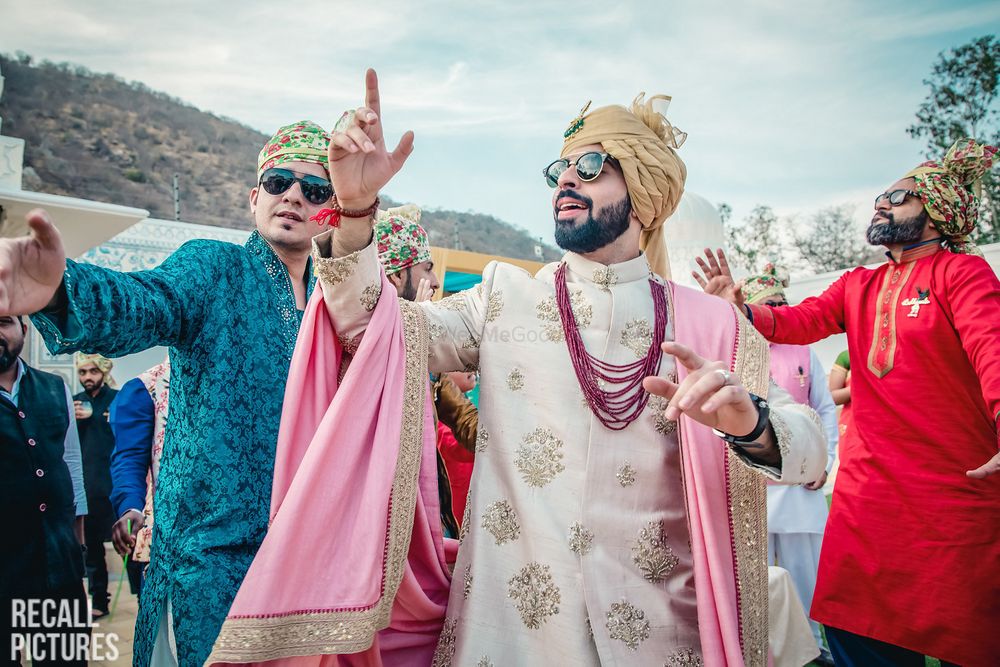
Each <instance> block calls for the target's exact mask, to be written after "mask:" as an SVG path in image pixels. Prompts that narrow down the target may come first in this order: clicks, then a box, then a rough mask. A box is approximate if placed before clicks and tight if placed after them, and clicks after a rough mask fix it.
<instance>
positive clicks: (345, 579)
mask: <svg viewBox="0 0 1000 667" xmlns="http://www.w3.org/2000/svg"><path fill="white" fill-rule="evenodd" d="M365 88H366V94H365V102H364V104H363V106H361V107H359V108H358V109H356V110H353V111H350V112H346V113H344V115H343V116H342V117H341V119H340V120H339V121H338V123H337V125H336V127H335V128H333V130H332V131H331V132H329V133H328V132H327V131H325V130H324V129H323V128H322V127H320V126H319V125H317V124H316V123H313V122H310V121H299V122H296V123H292V124H290V125H287V126H285V127H282V128H280V129H279V130H278V131H277V132H276V133H275V135H274V136H273V137H271V138H270V139H269V140H268V142H267V143H266V144H265V145H264V146H263V148H262V149H261V150H260V153H259V156H258V162H257V180H256V184H255V185H254V187H252V189H251V190H250V196H249V204H250V212H251V214H252V216H253V219H254V231H253V232H252V234H251V235H250V238H249V240H248V241H247V242H246V244H245V245H244V246H242V247H241V246H236V245H231V244H226V243H222V242H214V241H193V242H189V243H187V244H185V245H184V246H182V247H181V248H180V249H179V250H177V251H176V252H175V253H174V254H173V255H171V256H170V257H169V258H168V259H167V260H166V261H164V262H163V263H162V264H161V265H160V266H158V267H157V268H155V269H152V270H149V271H143V272H137V273H119V272H115V271H110V270H107V269H102V268H99V267H95V266H91V265H87V264H82V263H77V262H74V261H73V260H71V259H67V258H66V257H65V253H64V251H63V247H62V244H61V240H60V236H59V233H58V231H57V230H56V228H55V225H54V223H53V221H52V220H50V219H49V216H48V215H47V214H46V213H45V212H44V211H40V210H36V211H33V212H32V213H31V214H29V216H28V224H29V227H30V230H31V232H30V235H29V236H27V237H23V238H18V239H4V240H0V313H2V314H3V315H2V316H0V348H2V349H0V437H2V438H3V440H4V447H3V448H2V449H0V475H2V476H3V477H4V479H5V480H6V481H5V483H4V484H3V485H0V508H2V510H3V514H4V515H5V516H7V517H9V518H8V519H5V520H6V521H8V525H9V527H10V528H11V529H12V532H11V533H10V534H13V535H16V536H18V538H19V539H20V540H21V541H22V542H23V546H22V547H21V548H19V549H17V550H11V549H5V550H4V551H3V556H2V557H0V559H2V560H0V570H2V572H3V577H2V581H3V583H2V584H0V605H2V607H3V611H2V612H0V621H5V623H4V628H5V630H4V633H5V634H0V639H2V640H3V642H4V643H3V649H4V650H6V649H7V646H8V645H10V646H11V647H14V646H15V644H16V641H17V636H18V635H24V634H30V632H40V630H38V629H31V628H25V627H22V626H19V625H18V623H17V619H18V618H20V617H16V614H17V613H18V609H19V607H18V605H19V604H21V601H22V600H26V599H40V600H51V601H53V602H54V603H59V604H69V605H72V606H73V607H74V608H76V609H77V610H78V613H77V614H75V615H67V616H66V617H65V622H62V623H61V624H60V625H58V627H59V632H60V633H63V634H64V635H65V637H66V638H67V640H66V641H67V642H71V643H72V642H80V641H82V642H83V643H86V640H87V636H88V635H89V633H90V626H89V622H90V621H92V620H96V619H99V618H101V617H102V616H103V615H105V614H107V612H108V611H109V607H108V605H109V598H110V596H109V595H108V572H107V567H106V564H105V547H104V545H105V543H106V542H108V541H110V542H112V544H113V545H114V548H115V550H116V551H117V552H118V553H119V554H121V555H122V556H127V557H128V563H129V567H128V568H127V575H128V577H129V580H130V582H131V584H132V590H133V592H135V593H136V594H138V595H139V614H138V618H137V621H136V626H135V637H134V646H133V662H134V664H135V665H138V666H141V667H145V666H147V665H155V666H157V667H159V666H160V665H184V666H187V665H203V664H212V665H215V664H219V665H224V664H245V663H263V662H274V664H279V663H280V664H286V663H287V664H292V663H299V662H301V663H302V664H305V663H306V662H308V663H309V664H317V662H318V661H319V660H320V659H322V660H323V664H334V665H345V666H353V665H386V666H390V665H435V666H438V665H442V666H443V665H463V666H464V665H470V666H477V667H478V666H486V665H498V666H499V665H548V664H579V665H599V664H626V665H671V666H673V665H702V664H704V665H710V666H715V665H761V666H763V665H767V664H769V662H773V664H778V665H792V664H797V665H802V664H805V662H807V661H809V660H813V659H815V660H816V661H817V662H818V663H820V664H837V665H843V666H848V667H851V666H854V665H858V666H862V665H864V666H867V665H923V660H924V656H925V655H929V656H933V657H936V658H939V659H940V660H941V661H942V664H945V665H948V664H956V665H969V666H977V665H989V664H995V660H996V658H997V656H998V655H1000V640H998V638H997V636H996V634H995V633H994V632H992V626H993V625H994V624H995V622H996V621H997V620H1000V580H998V578H997V576H996V575H997V568H996V564H997V563H998V562H1000V522H998V521H997V520H996V517H997V512H998V509H1000V474H997V473H1000V454H998V443H1000V439H998V425H997V421H998V419H1000V281H998V279H997V276H996V275H995V273H994V272H993V270H992V269H991V268H990V266H989V264H988V263H987V262H986V261H985V260H984V259H983V258H982V256H981V253H979V251H978V250H977V248H976V247H975V246H974V244H972V243H971V242H970V241H969V234H970V232H971V231H972V230H973V229H974V228H975V225H976V224H977V220H978V216H979V215H980V213H979V209H980V200H979V197H978V185H977V184H978V182H979V180H980V179H981V178H982V177H983V175H984V174H986V173H987V171H988V170H989V169H990V168H991V166H992V163H993V161H994V158H995V154H996V152H997V149H996V148H995V147H992V146H989V145H984V144H980V143H977V142H976V141H974V140H972V139H964V140H961V141H959V142H957V143H956V144H955V146H954V147H953V148H952V149H951V150H950V151H949V152H948V153H947V155H945V156H943V157H942V158H941V159H940V160H939V161H932V162H926V163H924V164H922V165H920V166H918V167H917V168H915V169H914V170H912V171H911V172H909V173H907V174H906V175H905V176H904V177H903V178H902V179H900V180H899V181H897V182H895V183H894V184H893V185H891V186H890V187H889V188H888V189H887V191H886V192H884V193H882V194H879V195H878V196H877V197H876V199H875V215H874V217H873V219H872V222H871V225H870V226H869V228H868V232H867V235H868V241H869V242H870V243H871V244H873V245H876V246H884V247H885V248H886V250H887V253H886V255H887V258H886V262H885V263H884V264H882V265H880V266H878V267H876V268H873V269H872V268H858V269H855V270H852V271H849V272H847V273H845V274H844V275H843V276H842V277H840V278H839V279H838V280H837V281H835V282H834V283H833V284H832V285H831V286H830V287H829V288H828V289H827V290H826V291H825V292H823V293H822V294H821V295H819V296H817V297H813V298H809V299H806V300H805V301H803V302H802V303H799V304H796V305H790V304H789V302H788V299H787V298H786V292H785V291H786V289H787V287H788V280H787V278H786V277H785V276H783V275H782V272H781V271H780V270H778V269H777V268H775V267H774V266H771V265H769V266H766V267H761V269H762V270H761V273H759V274H757V275H754V276H751V277H750V278H748V279H746V280H742V281H737V280H735V279H734V278H733V275H732V272H731V271H730V268H729V265H728V262H727V259H726V257H725V254H724V253H723V252H722V251H721V250H707V251H706V255H705V257H704V259H700V260H699V268H700V270H699V271H698V272H696V273H695V278H696V279H697V280H698V282H699V283H700V284H701V286H702V288H703V290H702V291H698V290H692V289H688V288H685V287H682V286H680V285H678V284H677V283H675V282H673V281H672V280H671V279H670V278H671V274H670V266H669V263H668V254H667V245H668V244H669V242H670V239H669V236H666V238H665V234H664V228H663V223H664V221H665V220H666V219H667V218H668V217H669V216H670V215H671V213H673V211H674V210H675V209H676V207H677V204H678V202H679V200H680V197H681V195H682V194H683V191H684V183H685V180H686V177H687V168H686V166H685V164H684V162H683V160H682V159H681V157H680V153H679V149H680V148H681V146H682V144H683V143H684V140H685V139H686V135H685V134H684V133H683V132H681V131H680V130H679V129H678V128H676V127H674V126H673V125H672V124H671V123H670V122H669V121H668V120H667V118H666V115H665V114H666V103H667V102H668V101H669V98H667V97H665V96H659V95H657V96H653V97H651V98H649V99H646V98H645V97H644V96H643V95H640V96H638V97H637V98H636V99H635V100H633V102H632V103H631V105H629V106H606V107H601V108H597V109H593V110H590V109H589V105H588V106H587V107H584V109H583V110H582V111H581V112H580V114H579V115H577V116H576V117H575V118H573V119H572V120H571V121H570V123H569V126H568V128H567V129H566V131H565V133H564V135H563V141H562V148H561V153H560V155H559V157H558V159H555V160H554V161H552V162H551V163H550V164H549V165H548V166H547V167H546V168H545V169H544V177H545V179H546V181H547V183H548V185H549V186H550V187H551V188H552V189H553V197H552V204H551V213H552V216H553V219H554V224H555V239H556V242H557V243H558V244H559V245H560V246H561V247H562V248H563V249H564V250H565V251H566V254H565V256H564V257H563V259H562V260H561V261H559V262H555V263H552V264H549V265H546V266H545V267H544V268H542V269H541V270H540V271H538V272H537V273H536V274H534V275H531V274H530V273H528V272H526V271H524V270H522V269H519V268H516V267H513V266H511V265H509V264H505V263H502V262H492V263H490V264H489V265H488V266H487V267H486V268H485V270H484V271H483V276H482V282H481V283H480V284H479V285H478V286H477V287H475V288H474V289H471V290H468V291H465V292H460V293H457V294H453V295H448V296H445V297H444V298H438V299H435V298H434V297H435V296H436V293H437V292H438V291H439V290H440V289H441V285H440V283H439V281H438V278H437V277H436V275H435V273H434V266H433V261H432V258H431V253H430V245H429V240H428V235H427V233H426V231H425V230H424V228H423V227H422V226H421V224H420V211H419V209H417V208H416V207H413V206H405V207H400V208H395V209H388V210H382V209H380V200H379V194H380V192H382V191H383V190H384V189H385V188H386V186H387V185H388V184H389V183H390V181H391V180H392V178H393V177H394V176H395V175H396V173H398V172H399V171H400V170H401V169H402V168H403V167H404V164H405V162H406V159H407V157H408V156H409V155H410V153H411V152H412V150H413V135H412V133H409V132H407V133H404V134H403V136H402V138H401V139H400V141H399V143H398V145H397V146H396V147H395V148H394V149H390V147H389V146H388V145H387V144H386V141H385V137H384V134H383V115H382V111H381V103H380V99H379V91H378V82H377V78H376V76H375V74H374V72H372V71H369V72H368V73H367V75H366V81H365ZM29 315H30V317H31V320H32V323H33V324H34V326H35V328H36V329H37V334H38V335H39V336H41V337H42V339H43V340H44V342H45V344H46V346H47V347H48V349H49V350H50V352H52V353H54V354H62V353H70V352H77V356H76V365H77V373H78V377H79V381H80V384H81V386H82V389H83V391H82V392H81V393H79V394H77V395H75V396H71V395H70V392H69V389H68V388H67V387H66V385H65V384H64V383H63V381H62V380H61V379H59V378H58V377H57V376H54V375H50V374H47V373H43V372H40V371H37V370H35V369H33V368H31V367H30V366H28V365H27V364H25V363H24V362H23V361H21V360H20V359H19V354H20V352H21V350H22V347H23V342H24V335H25V331H26V326H25V322H24V316H29ZM512 332H521V333H522V335H512ZM524 332H529V333H531V334H532V335H523V334H524ZM836 333H846V334H847V339H848V345H849V347H848V351H846V352H845V354H844V355H841V357H840V358H838V360H837V363H836V365H835V366H834V367H833V369H832V371H831V373H830V376H829V379H828V378H827V374H826V371H825V369H824V368H823V366H822V365H821V363H820V361H819V359H818V358H817V356H816V354H815V353H814V352H813V351H812V350H811V349H810V348H809V347H808V345H809V344H810V343H813V342H816V341H818V340H821V339H823V338H825V337H828V336H830V335H833V334H836ZM155 346H165V347H168V348H169V356H168V358H167V359H166V360H165V361H164V362H163V363H162V364H159V365H158V366H155V367H154V368H152V369H150V370H148V371H146V372H145V373H143V374H142V375H141V376H140V377H138V378H135V379H132V380H130V381H129V382H127V383H125V384H124V385H123V386H122V387H121V388H120V389H117V388H116V387H115V383H114V381H113V379H112V377H111V370H112V362H111V361H110V359H111V358H114V357H118V356H122V355H126V354H131V353H135V352H138V351H141V350H145V349H148V348H151V347H155ZM84 353H85V354H84ZM473 387H477V388H478V395H477V398H476V400H472V399H470V391H471V390H472V389H473ZM838 405H841V406H844V408H843V411H842V413H841V415H840V423H839V424H838V416H837V408H836V406H838ZM838 459H839V464H838V465H839V468H838V471H837V474H836V482H835V484H833V499H832V505H830V508H829V515H828V510H827V499H826V496H825V493H824V489H825V488H828V487H829V484H828V477H829V476H830V475H831V472H832V469H833V467H834V465H835V461H837V460H838ZM81 545H83V546H85V548H83V549H81ZM83 553H85V554H86V556H85V557H84V555H83ZM786 571H787V572H786ZM85 575H86V580H87V588H86V589H84V586H83V583H82V582H83V579H84V576H85ZM782 576H784V577H786V581H790V582H791V585H790V586H788V589H789V590H791V591H793V593H794V595H793V598H794V599H792V600H791V601H790V600H789V599H787V596H786V598H785V599H783V600H780V601H779V600H777V599H776V597H775V596H776V595H777V594H776V593H775V591H776V590H777V589H776V586H775V583H774V582H775V581H776V577H778V579H777V580H780V578H781V577H782ZM769 582H770V587H769ZM779 588H780V587H779ZM87 596H89V601H88V598H87ZM769 606H770V611H771V614H769V613H768V612H769ZM786 608H787V609H791V610H792V611H791V612H789V613H790V614H792V613H797V614H798V616H801V617H802V618H803V619H804V613H808V616H809V624H810V625H809V628H808V630H805V642H806V644H807V646H806V648H805V649H803V650H792V649H790V648H788V647H786V646H784V645H783V644H781V642H779V641H777V640H776V637H777V636H778V635H781V636H784V635H785V634H786V633H785V631H784V630H780V631H779V630H776V629H775V621H774V618H773V617H774V616H775V613H774V612H775V610H779V609H780V610H785V609H786ZM80 609H83V611H79V610H80ZM795 610H798V611H797V612H795ZM803 610H804V612H803ZM781 613H784V611H782V612H781ZM779 615H780V614H779ZM769 616H770V617H771V618H770V619H769ZM789 618H791V617H789ZM779 622H780V619H779ZM789 622H791V621H789ZM803 625H804V622H803ZM45 631H46V632H51V629H46V630H45ZM74 645H75V644H74ZM22 646H23V644H22ZM30 652H31V651H29V653H30ZM21 657H23V651H22V656H21ZM31 657H32V659H33V661H34V662H35V663H36V664H49V663H52V664H59V663H61V662H74V661H75V662H77V663H78V664H79V663H82V662H86V656H80V655H77V656H75V657H74V658H73V659H72V660H70V659H67V658H66V657H65V656H63V657H62V658H61V659H59V658H57V657H56V656H54V655H38V654H37V651H35V652H34V653H33V654H32V655H31ZM8 658H9V659H10V660H11V661H12V662H13V663H15V664H16V663H17V662H18V659H19V655H18V653H17V651H16V650H14V649H13V648H12V652H11V654H10V655H8V656H5V658H4V659H5V660H6V659H8Z"/></svg>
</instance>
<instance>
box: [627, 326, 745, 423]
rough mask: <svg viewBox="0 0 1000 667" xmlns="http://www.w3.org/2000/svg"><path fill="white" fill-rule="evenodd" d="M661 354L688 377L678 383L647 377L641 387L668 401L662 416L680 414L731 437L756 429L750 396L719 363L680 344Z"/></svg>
mask: <svg viewBox="0 0 1000 667" xmlns="http://www.w3.org/2000/svg"><path fill="white" fill-rule="evenodd" d="M661 348H662V350H663V352H665V353H666V354H670V355H673V356H674V357H675V358H676V359H677V363H679V364H682V365H683V366H684V367H685V368H687V369H688V371H689V373H688V376H687V377H686V378H684V381H683V382H681V383H679V384H678V383H676V382H671V381H670V380H667V379H666V378H661V377H647V378H646V379H645V380H643V381H642V386H643V387H644V388H645V389H646V391H648V392H649V393H651V394H655V395H657V396H662V397H664V398H667V399H670V403H669V404H668V405H667V409H666V411H665V416H666V418H667V419H671V420H675V419H677V418H678V416H680V415H681V414H684V415H687V416H688V417H690V418H691V419H694V420H695V421H697V422H699V423H701V424H704V425H705V426H708V427H709V428H717V429H719V430H720V431H722V432H724V433H729V434H732V435H737V436H739V435H746V434H748V433H750V432H751V431H753V430H754V428H755V427H756V426H757V419H758V415H757V408H756V406H754V404H753V401H751V400H750V393H749V392H748V391H747V390H746V389H745V388H744V387H743V385H741V384H740V381H739V378H737V377H736V376H735V375H731V374H730V373H729V371H728V369H727V368H726V366H725V364H723V363H722V362H721V361H708V360H707V359H703V358H702V357H700V356H698V355H697V354H695V352H694V351H693V350H692V349H691V348H689V347H687V346H685V345H681V344H680V343H663V345H662V346H661Z"/></svg>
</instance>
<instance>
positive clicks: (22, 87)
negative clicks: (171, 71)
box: [0, 54, 560, 260]
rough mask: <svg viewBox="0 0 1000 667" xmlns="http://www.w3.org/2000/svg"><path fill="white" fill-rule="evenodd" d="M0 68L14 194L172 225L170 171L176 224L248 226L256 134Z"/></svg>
mask: <svg viewBox="0 0 1000 667" xmlns="http://www.w3.org/2000/svg"><path fill="white" fill-rule="evenodd" d="M0 71H2V72H3V76H4V79H5V81H4V90H3V95H2V97H0V118H3V133H4V134H6V135H8V136H13V137H20V138H22V139H24V140H25V142H26V147H25V156H24V164H25V174H24V189H26V190H34V191H37V192H47V193H52V194H60V195H68V196H72V197H83V198H86V199H93V200H96V201H103V202H111V203H115V204H122V205H125V206H135V207H138V208H144V209H147V210H148V211H149V212H150V215H151V216H153V217H156V218H166V219H173V217H174V200H173V185H172V184H173V177H174V174H179V183H180V188H179V189H180V193H181V195H180V210H181V219H183V220H185V221H189V222H197V223H200V224H208V225H217V226H222V227H232V228H239V229H246V228H248V227H249V226H250V224H251V220H250V217H249V213H248V211H247V203H246V197H247V184H248V183H252V182H253V180H254V171H255V170H254V166H255V165H256V162H257V151H258V150H259V149H260V146H261V145H262V144H263V142H264V141H265V140H266V139H267V137H266V136H265V135H264V134H262V133H260V132H258V131H256V130H254V129H251V128H249V127H247V126H246V125H243V124H241V123H239V122H238V121H235V120H233V119H230V118H220V117H218V116H215V115H213V114H210V113H206V112H204V111H200V110H198V109H196V108H194V107H193V106H191V105H189V104H186V103H185V102H183V101H181V100H178V99H176V98H174V97H171V96H169V95H167V94H165V93H161V92H157V91H154V90H151V89H150V88H149V87H147V86H146V85H144V84H142V83H138V82H126V81H124V80H122V79H121V78H119V77H117V76H114V75H112V74H97V73H94V72H91V71H89V70H87V69H86V68H84V67H79V66H75V65H70V64H67V63H59V64H54V63H50V62H41V63H34V62H33V61H32V59H31V57H30V56H26V55H24V54H18V56H17V57H12V56H8V55H0ZM390 194H391V193H390ZM383 199H384V200H385V201H386V203H391V201H390V200H389V199H388V198H385V197H383ZM417 203H419V202H417ZM423 222H424V225H425V227H427V230H428V233H429V234H430V236H431V242H432V243H433V244H435V245H440V246H446V247H455V246H456V241H457V246H458V247H459V248H461V249H463V250H473V251H476V252H483V253H489V254H495V255H502V256H507V257H517V258H521V259H536V256H535V246H536V244H537V240H536V239H533V238H532V237H531V236H530V235H529V234H528V233H527V232H526V231H524V230H523V229H520V228H518V227H515V226H514V225H511V224H509V223H506V222H503V221H502V220H498V219H497V218H494V217H493V216H489V215H483V214H478V213H470V212H466V213H461V212H457V211H448V210H437V209H430V210H426V211H425V212H424V217H423ZM456 229H457V238H456ZM544 254H545V259H546V260H552V259H556V258H558V257H559V254H560V253H559V251H557V250H556V249H554V248H551V247H548V246H545V247H544Z"/></svg>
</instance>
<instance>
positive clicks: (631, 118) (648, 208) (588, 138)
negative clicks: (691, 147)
mask: <svg viewBox="0 0 1000 667" xmlns="http://www.w3.org/2000/svg"><path fill="white" fill-rule="evenodd" d="M645 95H646V94H645V93H639V95H637V96H636V98H635V99H634V100H632V108H631V109H626V108H625V107H623V106H619V105H613V106H606V107H601V108H600V109H595V110H594V111H591V112H590V113H589V114H587V115H586V116H583V115H582V113H581V117H580V118H577V119H576V120H574V121H573V123H572V124H570V127H569V129H568V130H567V131H566V142H565V144H564V145H563V149H562V157H566V156H567V155H571V154H573V153H574V152H577V151H578V150H579V147H580V146H585V145H587V144H600V145H601V147H602V148H604V150H605V152H606V153H607V154H608V155H610V156H611V157H613V158H615V159H616V160H617V161H618V164H620V165H621V168H622V173H623V174H624V175H625V184H626V185H627V186H628V194H629V199H630V200H631V202H632V210H633V211H635V213H636V216H637V217H638V218H639V222H640V223H642V237H641V241H640V243H641V247H642V249H643V251H645V253H646V259H647V260H648V261H649V265H650V267H651V268H652V269H653V272H654V273H657V274H659V275H660V276H662V277H663V278H670V263H669V261H668V258H667V245H666V241H665V240H664V237H663V221H664V220H666V219H667V218H668V217H669V216H670V214H671V213H673V212H674V210H675V209H676V208H677V203H678V202H679V201H680V199H681V195H682V194H683V193H684V181H685V179H686V178H687V167H685V166H684V162H683V161H682V160H681V159H680V157H678V155H677V149H678V148H680V147H681V145H682V144H683V143H684V140H685V139H686V138H687V135H686V134H684V133H683V132H681V131H679V130H678V129H677V128H675V127H674V126H673V125H671V124H670V122H669V121H667V119H666V118H665V117H664V116H663V114H662V113H661V111H658V110H657V109H656V108H654V107H655V106H657V105H658V104H659V105H660V106H661V109H662V111H666V103H669V102H670V98H669V97H667V96H666V95H654V96H653V97H650V98H649V99H648V100H645V101H644V100H643V98H644V97H645ZM584 110H585V111H586V107H585V108H584Z"/></svg>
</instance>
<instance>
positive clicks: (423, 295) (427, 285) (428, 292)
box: [413, 278, 434, 302]
mask: <svg viewBox="0 0 1000 667" xmlns="http://www.w3.org/2000/svg"><path fill="white" fill-rule="evenodd" d="M433 296H434V290H433V289H432V288H431V281H430V280H428V279H427V278H421V279H420V282H418V283H417V295H416V297H414V299H413V300H414V301H418V302H419V301H430V300H431V298H432V297H433Z"/></svg>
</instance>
